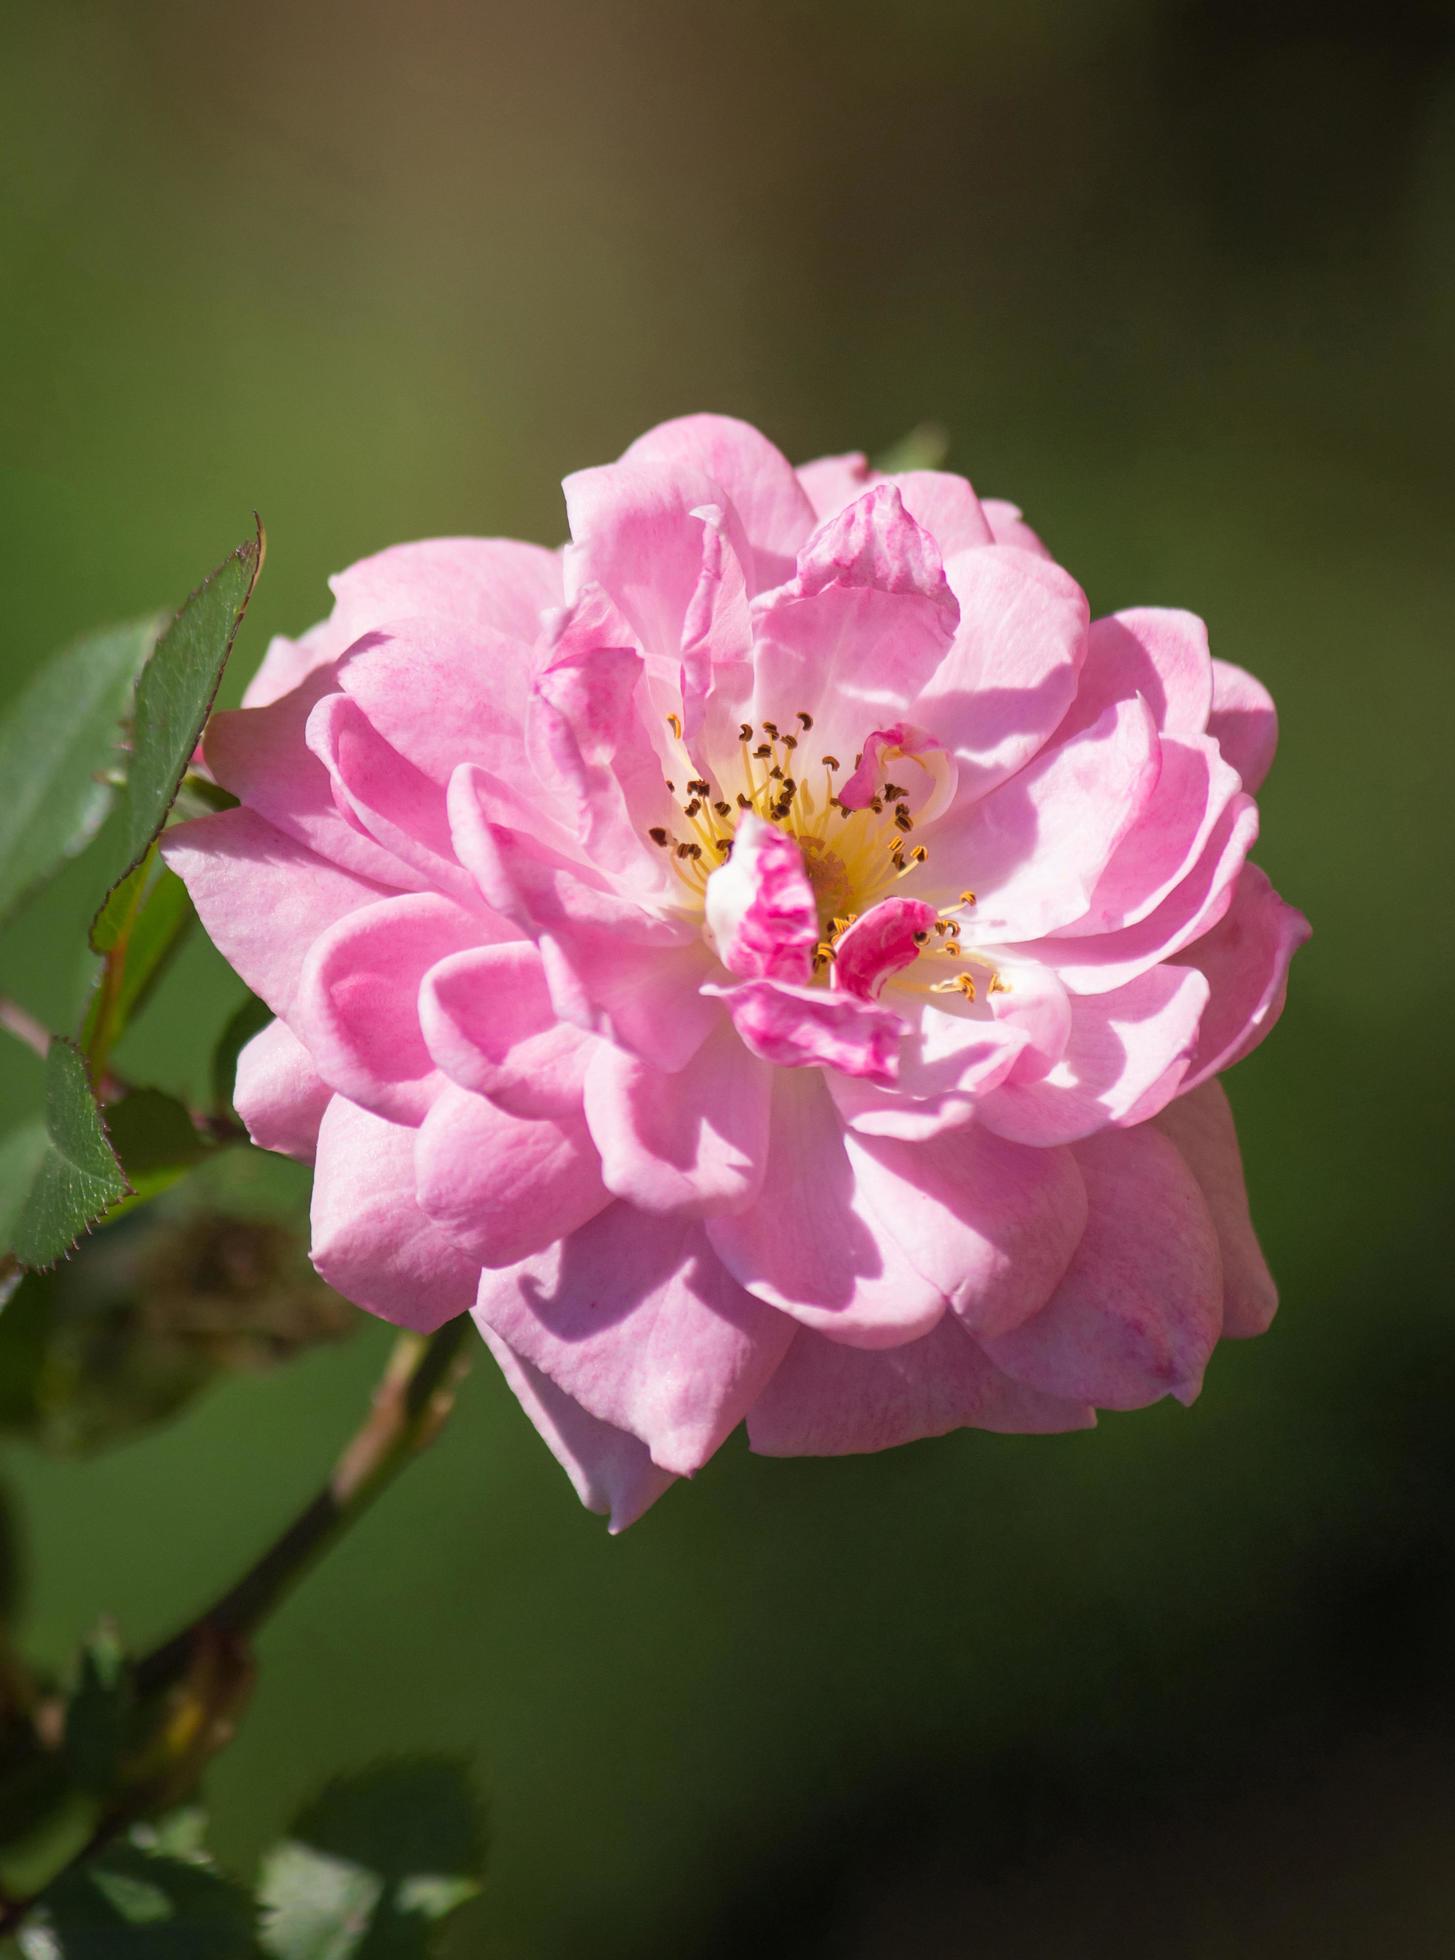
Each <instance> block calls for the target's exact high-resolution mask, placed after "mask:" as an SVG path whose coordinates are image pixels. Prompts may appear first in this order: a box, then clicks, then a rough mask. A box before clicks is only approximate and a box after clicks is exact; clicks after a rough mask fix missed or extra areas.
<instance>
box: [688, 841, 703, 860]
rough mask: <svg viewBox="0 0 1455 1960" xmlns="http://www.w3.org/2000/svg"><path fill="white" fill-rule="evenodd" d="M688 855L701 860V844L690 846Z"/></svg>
mask: <svg viewBox="0 0 1455 1960" xmlns="http://www.w3.org/2000/svg"><path fill="white" fill-rule="evenodd" d="M687 855H688V857H690V858H700V857H701V856H702V846H701V845H700V844H689V845H688V846H687Z"/></svg>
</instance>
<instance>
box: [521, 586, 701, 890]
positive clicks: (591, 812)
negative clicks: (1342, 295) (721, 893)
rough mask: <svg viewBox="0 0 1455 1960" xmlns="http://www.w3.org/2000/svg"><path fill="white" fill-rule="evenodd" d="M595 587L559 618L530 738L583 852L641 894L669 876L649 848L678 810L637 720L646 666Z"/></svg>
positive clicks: (530, 715) (537, 687)
mask: <svg viewBox="0 0 1455 1960" xmlns="http://www.w3.org/2000/svg"><path fill="white" fill-rule="evenodd" d="M628 633H629V629H628V628H627V626H626V622H625V621H624V620H622V618H621V615H620V613H619V612H618V611H617V609H616V607H615V606H614V605H613V604H612V603H611V601H610V600H609V599H608V598H607V597H606V595H605V594H604V593H602V592H601V590H600V588H599V587H595V586H588V587H587V588H586V590H585V591H584V592H583V593H582V594H581V595H580V596H579V597H578V598H577V600H576V602H575V604H574V605H573V606H572V607H570V609H569V610H568V611H566V612H565V613H563V614H562V615H561V616H560V618H559V620H558V622H557V625H556V629H555V632H554V635H553V638H552V642H551V645H550V647H549V649H548V650H547V651H546V653H545V655H544V657H543V661H542V664H541V665H540V667H539V668H538V669H537V672H536V677H535V680H534V682H533V684H532V688H531V701H530V707H529V709H528V712H527V719H526V729H527V741H528V744H529V748H530V753H531V756H532V758H533V760H534V761H535V764H536V768H537V772H538V773H539V775H540V776H541V778H542V780H543V781H545V782H546V783H549V784H555V785H559V788H560V791H561V793H562V797H563V801H564V804H565V806H566V807H567V808H568V809H569V810H570V812H571V822H572V825H573V828H574V830H575V833H576V836H577V837H578V838H579V840H580V843H581V848H582V849H583V850H584V852H585V853H586V855H587V856H588V857H589V858H590V859H591V860H592V862H593V863H595V864H597V865H599V866H600V867H601V868H602V870H604V871H607V872H610V873H611V874H612V875H613V876H614V877H616V878H619V879H620V878H623V877H624V876H625V877H629V879H630V881H631V883H632V884H633V886H634V887H637V888H642V889H646V888H650V889H652V890H660V889H661V888H662V886H663V884H664V882H665V880H666V878H667V876H668V872H667V867H666V865H665V864H664V862H663V859H662V855H661V852H660V851H659V850H658V849H657V847H656V846H654V844H653V843H652V842H651V840H650V838H649V835H648V833H649V831H650V829H651V828H652V827H653V826H654V825H661V824H664V823H671V822H672V821H673V820H674V819H675V818H676V817H677V816H678V809H677V805H676V803H675V802H674V801H673V798H672V796H671V795H670V793H669V792H668V790H667V788H666V784H665V781H664V778H663V772H662V762H661V758H660V757H659V756H658V754H657V751H656V749H655V748H654V747H653V745H652V742H651V740H650V738H649V736H648V734H647V731H646V728H645V726H644V724H643V720H642V712H641V709H642V706H643V704H644V697H645V689H644V685H643V681H644V673H645V664H644V662H643V660H642V656H641V654H640V653H639V652H638V651H637V650H636V648H635V646H634V645H632V644H630V643H629V641H628V638H627V635H628Z"/></svg>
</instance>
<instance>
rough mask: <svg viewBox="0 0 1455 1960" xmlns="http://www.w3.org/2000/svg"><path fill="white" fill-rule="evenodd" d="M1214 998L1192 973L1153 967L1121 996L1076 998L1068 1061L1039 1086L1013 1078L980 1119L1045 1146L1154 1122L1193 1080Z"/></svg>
mask: <svg viewBox="0 0 1455 1960" xmlns="http://www.w3.org/2000/svg"><path fill="white" fill-rule="evenodd" d="M1207 998H1208V986H1207V982H1206V980H1205V979H1204V978H1203V976H1202V975H1201V974H1200V973H1198V972H1197V971H1196V970H1195V969H1194V968H1192V967H1187V966H1154V967H1153V968H1152V969H1151V971H1150V972H1148V973H1144V974H1142V975H1141V977H1140V978H1139V979H1136V980H1133V981H1130V982H1129V983H1128V984H1127V985H1126V986H1125V987H1120V988H1118V989H1117V991H1116V992H1115V993H1108V994H1094V995H1091V996H1089V997H1084V998H1073V1000H1072V1002H1071V1031H1070V1034H1069V1036H1068V1038H1067V1043H1066V1051H1065V1053H1064V1054H1063V1055H1062V1057H1061V1059H1060V1061H1058V1062H1057V1063H1056V1065H1055V1067H1054V1068H1052V1069H1051V1070H1050V1071H1049V1073H1047V1074H1046V1075H1045V1076H1043V1077H1042V1078H1041V1079H1040V1080H1039V1081H1037V1082H1028V1083H1020V1082H1017V1081H1016V1080H1015V1079H1014V1077H1013V1076H1012V1078H1011V1080H1009V1081H1007V1082H1004V1083H1002V1084H1001V1086H1000V1087H999V1088H997V1089H994V1090H992V1091H991V1092H990V1094H989V1095H986V1096H984V1097H982V1098H981V1100H980V1101H979V1103H977V1105H976V1114H977V1116H978V1117H979V1119H980V1121H981V1122H982V1123H984V1124H985V1125H986V1126H987V1127H988V1128H990V1129H992V1130H994V1131H995V1133H996V1134H997V1135H998V1136H1003V1137H1006V1138H1009V1139H1010V1140H1011V1141H1013V1142H1016V1143H1028V1144H1034V1145H1037V1146H1041V1147H1044V1146H1045V1145H1048V1144H1057V1143H1075V1142H1076V1141H1077V1140H1078V1138H1081V1137H1086V1136H1091V1135H1092V1134H1093V1133H1094V1132H1095V1131H1097V1130H1100V1129H1104V1128H1105V1127H1106V1126H1107V1125H1108V1124H1127V1123H1138V1122H1141V1121H1143V1120H1144V1119H1145V1118H1146V1117H1148V1116H1152V1115H1155V1114H1156V1112H1157V1110H1159V1109H1161V1108H1162V1107H1163V1106H1164V1104H1166V1103H1168V1102H1170V1101H1171V1099H1172V1097H1173V1096H1174V1095H1175V1094H1176V1092H1177V1088H1178V1085H1179V1084H1180V1083H1181V1082H1182V1080H1183V1078H1184V1077H1185V1076H1186V1073H1187V1068H1188V1061H1189V1058H1190V1056H1191V1054H1192V1051H1193V1048H1194V1046H1195V1044H1196V1041H1197V1029H1198V1020H1199V1017H1200V1016H1201V1014H1202V1011H1203V1009H1204V1007H1205V1006H1206V1005H1207Z"/></svg>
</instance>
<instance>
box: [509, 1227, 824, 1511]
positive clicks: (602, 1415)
mask: <svg viewBox="0 0 1455 1960" xmlns="http://www.w3.org/2000/svg"><path fill="white" fill-rule="evenodd" d="M476 1318H477V1320H478V1321H479V1322H480V1323H481V1325H482V1326H486V1327H489V1328H490V1329H491V1330H492V1331H493V1332H495V1333H497V1334H499V1335H501V1336H502V1337H503V1338H504V1339H505V1340H507V1341H508V1342H509V1344H510V1346H511V1347H512V1349H513V1350H514V1351H515V1352H516V1353H517V1354H519V1355H522V1356H523V1357H524V1358H525V1359H527V1360H529V1361H531V1362H533V1363H534V1365H535V1366H536V1367H538V1368H540V1369H542V1370H543V1371H544V1372H545V1373H546V1374H547V1375H549V1376H550V1378H551V1380H552V1381H554V1382H555V1383H556V1385H557V1386H558V1387H559V1388H561V1389H563V1390H564V1391H565V1392H566V1393H567V1394H569V1395H570V1396H571V1397H572V1398H573V1399H574V1400H575V1401H577V1402H579V1403H580V1404H581V1406H582V1407H583V1408H585V1409H587V1410H589V1411H590V1413H591V1414H592V1415H594V1416H596V1417H598V1418H599V1419H600V1420H602V1421H605V1422H609V1423H611V1424H613V1425H614V1426H615V1427H616V1428H619V1429H625V1430H628V1431H630V1433H631V1434H633V1435H635V1436H640V1437H641V1439H642V1441H643V1442H644V1443H646V1444H647V1446H648V1448H649V1449H650V1450H651V1453H652V1457H653V1460H654V1461H655V1462H656V1463H658V1464H660V1465H661V1466H662V1467H664V1468H665V1469H668V1470H673V1471H677V1472H679V1473H681V1474H683V1475H690V1474H691V1472H692V1471H694V1470H697V1469H700V1468H701V1466H702V1465H703V1464H704V1463H705V1462H706V1461H707V1459H708V1458H709V1457H710V1456H711V1455H712V1454H713V1452H714V1451H715V1450H716V1449H717V1448H718V1447H719V1446H720V1445H721V1444H722V1443H723V1442H724V1441H725V1440H726V1438H727V1437H728V1436H729V1435H730V1433H731V1432H732V1430H733V1429H735V1428H736V1427H737V1425H738V1423H739V1422H740V1421H741V1420H742V1418H743V1416H744V1415H745V1414H746V1412H747V1410H748V1408H749V1406H750V1405H751V1404H752V1402H753V1400H754V1399H755V1397H756V1396H757V1395H758V1394H759V1393H760V1391H761V1390H762V1388H763V1386H764V1384H765V1383H766V1382H767V1380H768V1379H769V1377H770V1376H771V1375H772V1372H773V1370H774V1369H775V1368H776V1367H777V1366H778V1363H779V1362H780V1360H781V1359H782V1358H783V1355H784V1354H785V1352H786V1351H787V1348H788V1345H789V1343H790V1341H791V1340H792V1339H793V1334H794V1327H793V1322H792V1321H791V1320H789V1319H787V1318H786V1316H784V1315H783V1314H780V1313H777V1312H775V1311H774V1309H773V1308H772V1307H767V1306H764V1305H763V1304H762V1302H761V1301H759V1300H755V1299H753V1298H751V1297H750V1295H748V1294H747V1293H745V1292H744V1291H743V1289H742V1288H741V1287H740V1286H738V1285H737V1284H736V1283H735V1282H734V1281H733V1280H732V1278H731V1277H730V1276H729V1275H728V1273H727V1272H726V1271H725V1270H724V1268H723V1266H722V1264H721V1263H720V1261H719V1260H718V1259H717V1258H716V1257H715V1256H714V1254H713V1252H712V1249H711V1247H710V1246H709V1245H708V1243H707V1241H706V1240H705V1239H704V1237H703V1235H702V1228H701V1227H700V1226H697V1225H693V1224H691V1223H690V1222H688V1221H686V1220H683V1219H668V1218H654V1217H650V1216H647V1215H645V1214H643V1213H641V1212H637V1211H634V1210H633V1209H632V1207H631V1206H630V1205H625V1204H616V1205H613V1206H611V1208H610V1209H609V1210H607V1211H604V1212H602V1213H601V1214H600V1216H599V1217H598V1218H596V1219H594V1220H593V1221H592V1222H591V1223H590V1224H589V1225H586V1226H584V1227H583V1228H582V1229H581V1230H580V1231H577V1232H575V1233H573V1234H572V1235H571V1237H570V1238H568V1239H566V1240H564V1241H562V1242H561V1243H560V1244H558V1245H555V1246H553V1247H552V1248H551V1249H550V1251H549V1252H546V1253H543V1254H542V1255H541V1256H540V1257H539V1258H537V1259H533V1260H530V1261H528V1262H527V1263H525V1264H524V1265H522V1266H519V1267H517V1268H516V1269H515V1270H514V1271H512V1272H508V1273H486V1274H484V1275H482V1278H481V1285H480V1297H479V1302H478V1305H477V1307H476Z"/></svg>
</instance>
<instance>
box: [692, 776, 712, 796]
mask: <svg viewBox="0 0 1455 1960" xmlns="http://www.w3.org/2000/svg"><path fill="white" fill-rule="evenodd" d="M687 787H688V789H690V790H691V792H692V794H693V795H694V796H711V795H712V784H711V783H709V782H705V781H704V780H703V778H702V777H701V776H694V777H693V779H692V781H691V782H690V783H689V784H688V785H687Z"/></svg>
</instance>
